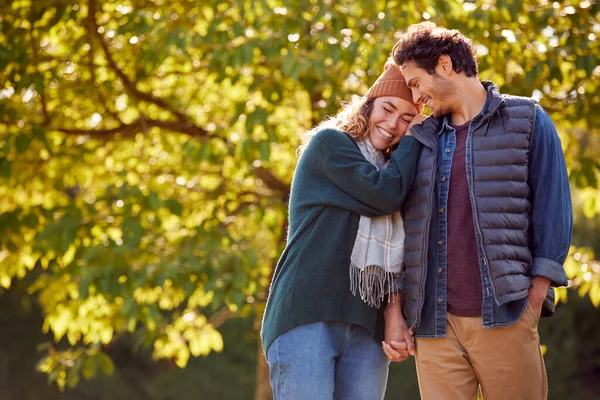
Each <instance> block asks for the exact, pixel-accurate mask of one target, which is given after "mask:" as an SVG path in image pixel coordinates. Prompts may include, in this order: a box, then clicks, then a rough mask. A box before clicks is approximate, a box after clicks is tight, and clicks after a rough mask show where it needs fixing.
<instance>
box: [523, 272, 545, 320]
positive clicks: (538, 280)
mask: <svg viewBox="0 0 600 400" xmlns="http://www.w3.org/2000/svg"><path fill="white" fill-rule="evenodd" d="M549 286H550V279H548V278H543V277H541V276H536V277H535V278H533V279H532V280H531V287H530V288H529V295H528V296H527V301H528V302H529V304H530V305H531V308H533V311H535V314H536V315H537V317H538V320H539V319H540V316H541V315H542V304H543V303H544V300H545V299H546V293H548V287H549Z"/></svg>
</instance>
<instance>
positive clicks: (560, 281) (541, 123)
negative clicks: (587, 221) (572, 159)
mask: <svg viewBox="0 0 600 400" xmlns="http://www.w3.org/2000/svg"><path fill="white" fill-rule="evenodd" d="M529 162H530V166H529V183H530V187H531V193H532V211H531V222H532V232H531V233H532V245H531V253H532V256H533V265H532V268H531V272H530V275H531V276H532V277H535V276H541V277H545V278H548V279H549V280H550V281H551V286H566V285H567V284H568V282H567V276H566V274H565V270H564V267H563V264H564V262H565V259H566V258H567V255H568V253H569V246H570V244H571V235H572V233H573V210H572V206H571V191H570V188H569V176H568V174H567V166H566V163H565V157H564V154H563V151H562V147H561V144H560V138H559V137H558V133H557V132H556V128H555V127H554V124H553V123H552V120H551V119H550V116H549V115H548V114H547V113H546V111H544V109H543V108H542V107H541V106H539V105H536V118H535V126H534V129H533V138H532V143H531V153H530V159H529Z"/></svg>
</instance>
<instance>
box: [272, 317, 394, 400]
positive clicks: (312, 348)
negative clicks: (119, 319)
mask: <svg viewBox="0 0 600 400" xmlns="http://www.w3.org/2000/svg"><path fill="white" fill-rule="evenodd" d="M267 362H268V363H269V375H270V380H271V386H272V387H273V396H274V399H275V400H296V399H297V400H331V399H334V398H335V399H342V400H352V399H356V400H371V399H373V400H381V399H383V396H384V394H385V388H386V385H387V377H388V367H389V361H388V359H387V357H386V356H385V353H384V352H383V350H382V349H381V344H380V343H377V342H376V341H375V340H373V335H372V334H371V332H369V331H368V330H367V329H365V328H363V327H362V326H359V325H354V324H346V323H339V322H317V323H313V324H307V325H301V326H298V327H296V328H294V329H292V330H290V331H287V332H285V333H284V334H282V335H281V336H279V337H278V338H277V339H275V341H274V342H273V343H272V344H271V346H269V349H268V351H267Z"/></svg>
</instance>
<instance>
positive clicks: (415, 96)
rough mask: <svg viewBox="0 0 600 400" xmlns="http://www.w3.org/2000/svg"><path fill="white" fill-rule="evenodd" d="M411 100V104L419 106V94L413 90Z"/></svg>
mask: <svg viewBox="0 0 600 400" xmlns="http://www.w3.org/2000/svg"><path fill="white" fill-rule="evenodd" d="M412 98H413V103H415V104H416V105H420V104H421V92H418V91H416V90H414V91H413V92H412Z"/></svg>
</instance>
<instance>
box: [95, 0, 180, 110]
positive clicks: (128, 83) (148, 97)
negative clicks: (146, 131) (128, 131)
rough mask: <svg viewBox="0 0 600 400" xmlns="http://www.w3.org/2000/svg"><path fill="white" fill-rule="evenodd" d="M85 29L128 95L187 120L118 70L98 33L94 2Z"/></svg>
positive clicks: (106, 45)
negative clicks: (140, 88) (142, 89)
mask: <svg viewBox="0 0 600 400" xmlns="http://www.w3.org/2000/svg"><path fill="white" fill-rule="evenodd" d="M87 29H88V31H89V33H90V35H91V36H93V37H95V38H96V39H98V41H99V42H100V46H101V47H102V50H103V52H104V56H105V57H106V61H107V62H108V66H109V67H110V69H111V70H113V72H114V73H115V74H116V75H117V77H118V78H119V79H120V80H121V82H122V83H123V86H124V87H125V88H126V89H127V91H128V92H129V93H131V94H132V95H133V96H134V97H137V98H138V99H140V100H143V101H146V102H148V103H153V104H156V105H157V106H159V107H160V108H163V109H165V110H167V111H169V112H171V113H172V114H173V115H175V117H176V118H177V119H178V120H179V121H185V120H187V119H188V118H187V116H186V115H185V114H183V113H182V112H180V111H178V110H176V109H174V108H173V107H172V106H171V105H170V104H168V103H167V102H166V101H165V100H163V99H161V98H159V97H156V96H154V95H152V94H151V93H146V92H143V91H141V90H139V89H138V88H137V87H136V85H135V83H134V82H133V81H132V80H131V79H130V78H129V77H128V76H127V75H126V74H125V72H123V70H122V69H120V68H119V66H118V65H117V63H116V62H115V60H114V58H113V56H112V54H111V52H110V49H109V48H108V44H107V43H106V41H105V40H104V37H103V36H102V34H101V33H100V32H98V22H97V21H96V0H89V1H88V26H87Z"/></svg>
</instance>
